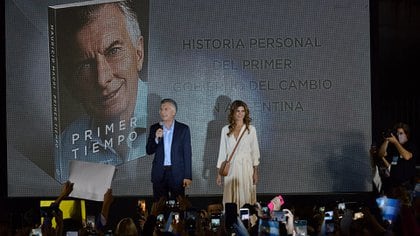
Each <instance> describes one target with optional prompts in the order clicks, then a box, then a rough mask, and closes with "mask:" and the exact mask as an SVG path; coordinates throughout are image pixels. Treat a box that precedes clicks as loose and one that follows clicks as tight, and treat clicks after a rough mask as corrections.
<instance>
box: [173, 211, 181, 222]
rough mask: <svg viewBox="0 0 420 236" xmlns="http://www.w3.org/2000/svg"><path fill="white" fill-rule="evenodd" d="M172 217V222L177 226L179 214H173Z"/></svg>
mask: <svg viewBox="0 0 420 236" xmlns="http://www.w3.org/2000/svg"><path fill="white" fill-rule="evenodd" d="M172 217H173V218H172V219H173V221H172V222H174V223H175V224H178V223H179V221H180V217H179V212H174V213H173V215H172Z"/></svg>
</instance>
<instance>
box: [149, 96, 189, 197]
mask: <svg viewBox="0 0 420 236" xmlns="http://www.w3.org/2000/svg"><path fill="white" fill-rule="evenodd" d="M176 112H177V104H176V102H175V101H174V100H172V99H170V98H166V99H163V100H162V101H161V102H160V110H159V114H160V117H161V119H162V121H161V122H159V123H156V124H153V125H152V126H151V127H150V133H149V137H148V139H147V145H146V153H147V154H148V155H152V154H154V159H153V164H152V183H153V198H154V200H155V201H157V200H159V199H160V198H161V197H166V198H167V199H169V198H171V199H176V197H177V196H180V195H181V196H184V195H185V188H186V187H189V186H190V185H191V182H192V165H191V162H192V158H191V156H192V151H191V134H190V128H189V127H188V125H186V124H183V123H181V122H178V121H176V120H175V115H176Z"/></svg>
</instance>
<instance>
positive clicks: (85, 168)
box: [69, 161, 115, 201]
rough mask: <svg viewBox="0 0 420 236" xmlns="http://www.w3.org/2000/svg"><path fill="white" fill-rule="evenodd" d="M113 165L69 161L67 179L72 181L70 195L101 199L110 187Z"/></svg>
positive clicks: (95, 199)
mask: <svg viewBox="0 0 420 236" xmlns="http://www.w3.org/2000/svg"><path fill="white" fill-rule="evenodd" d="M114 173H115V166H113V165H106V164H100V163H92V162H84V161H71V162H70V175H69V181H70V182H72V183H74V186H73V191H72V192H71V193H70V197H74V198H81V199H87V200H94V201H103V200H104V194H105V192H106V191H107V190H108V189H109V188H111V182H112V178H113V176H114Z"/></svg>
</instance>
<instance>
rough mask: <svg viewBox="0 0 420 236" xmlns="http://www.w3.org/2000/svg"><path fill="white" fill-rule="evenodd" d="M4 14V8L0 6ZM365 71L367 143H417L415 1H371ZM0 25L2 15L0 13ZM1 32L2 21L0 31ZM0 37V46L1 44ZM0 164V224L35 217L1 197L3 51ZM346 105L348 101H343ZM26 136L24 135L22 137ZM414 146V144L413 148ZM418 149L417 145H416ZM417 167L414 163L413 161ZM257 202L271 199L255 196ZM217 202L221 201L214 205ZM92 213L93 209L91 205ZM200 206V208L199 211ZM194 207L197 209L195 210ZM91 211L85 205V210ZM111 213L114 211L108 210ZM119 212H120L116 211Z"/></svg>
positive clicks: (118, 204) (357, 196) (127, 206)
mask: <svg viewBox="0 0 420 236" xmlns="http://www.w3.org/2000/svg"><path fill="white" fill-rule="evenodd" d="M1 4H2V5H3V7H2V9H4V2H2V3H1ZM370 4H371V58H372V61H371V71H372V75H371V78H372V134H373V140H372V142H375V143H377V144H378V145H379V144H380V142H381V138H380V137H381V133H382V131H384V130H386V129H388V128H391V127H392V125H393V124H394V123H396V122H398V121H403V122H405V123H408V124H409V125H410V126H411V128H412V135H413V136H412V138H414V139H415V140H416V141H419V140H420V138H419V137H420V127H419V126H420V115H419V108H420V93H419V92H418V91H417V90H418V89H417V86H416V85H417V84H418V83H419V81H418V79H419V78H420V76H419V67H420V63H419V62H420V60H419V55H420V14H419V12H420V1H416V0H401V1H398V0H379V1H375V0H371V3H370ZM1 14H2V16H3V17H2V19H4V11H2V12H1ZM1 27H2V29H1V30H2V31H3V32H4V21H3V24H2V25H1ZM4 37H5V36H4V33H3V34H2V37H1V41H2V45H5V44H4ZM0 50H1V55H2V57H1V60H2V61H1V62H2V63H1V71H2V72H3V73H2V75H3V76H2V81H1V91H2V92H3V96H2V97H1V98H2V100H1V102H2V106H1V109H2V114H3V115H2V118H1V125H2V126H1V137H0V140H1V147H2V150H3V152H2V154H3V155H1V157H0V158H1V163H0V211H1V214H0V220H14V219H15V218H24V217H25V216H27V215H28V214H29V215H30V214H32V213H33V214H35V215H36V213H37V210H35V209H37V207H38V206H39V200H40V199H37V198H8V197H7V163H6V153H7V152H6V146H7V145H6V140H5V139H6V138H5V137H6V129H7V127H6V119H5V111H6V108H5V104H6V102H5V100H6V98H5V92H4V91H5V89H6V88H5V63H4V62H5V48H4V46H3V47H1V49H0ZM349 99H351V98H349ZM28 132H30V131H28ZM418 143H419V142H417V144H418ZM418 147H419V145H418ZM418 149H419V150H420V148H418ZM417 163H418V164H417V166H420V164H419V163H420V161H419V160H417ZM284 197H285V200H286V202H287V201H288V202H295V203H303V202H305V203H306V204H325V203H327V202H333V201H336V200H337V199H344V200H346V199H351V200H352V201H361V202H363V201H365V200H366V201H369V200H367V199H368V198H369V197H370V195H369V193H354V194H346V195H335V194H329V195H327V196H326V195H316V196H302V195H298V196H284ZM258 198H259V200H265V199H271V198H272V196H258ZM136 199H137V198H136V197H130V198H117V199H116V200H115V203H114V205H113V208H112V209H111V212H112V213H111V214H114V213H115V214H114V215H115V216H118V215H122V214H125V215H129V214H132V212H134V211H135V206H136ZM218 199H219V198H218V197H206V196H202V197H197V198H195V199H191V200H192V202H193V205H194V204H207V203H209V202H210V201H213V200H218ZM220 200H221V199H220ZM92 205H93V206H92V208H94V207H97V204H96V203H95V204H92ZM203 206H205V205H203ZM197 207H199V208H200V207H202V206H200V205H198V206H197ZM89 208H91V206H89V204H88V210H89ZM113 209H114V210H113ZM118 209H120V210H118Z"/></svg>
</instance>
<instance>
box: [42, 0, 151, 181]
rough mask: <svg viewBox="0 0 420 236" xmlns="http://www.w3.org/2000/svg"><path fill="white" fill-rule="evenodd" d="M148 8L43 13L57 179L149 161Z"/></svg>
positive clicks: (105, 5) (84, 5)
mask: <svg viewBox="0 0 420 236" xmlns="http://www.w3.org/2000/svg"><path fill="white" fill-rule="evenodd" d="M148 7H149V3H148V2H147V1H105V0H103V1H97V0H95V1H85V2H75V3H69V4H62V5H55V6H49V7H48V27H49V29H48V32H49V52H50V76H51V91H52V121H53V126H52V127H53V138H54V149H55V151H54V162H55V178H56V179H57V180H58V181H59V182H65V181H66V180H67V179H68V176H69V162H70V161H71V160H78V161H87V162H94V163H103V164H111V165H114V166H118V165H121V164H123V163H126V162H129V161H132V160H135V159H138V158H141V157H144V156H145V155H146V152H145V146H146V139H147V134H146V129H147V127H146V126H147V93H148V91H147V73H146V72H145V71H146V70H147V69H146V64H147V63H146V61H147V60H146V58H147V52H146V51H147V50H146V49H147V46H146V45H147V38H148V37H147V36H148V29H147V27H148Z"/></svg>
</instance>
